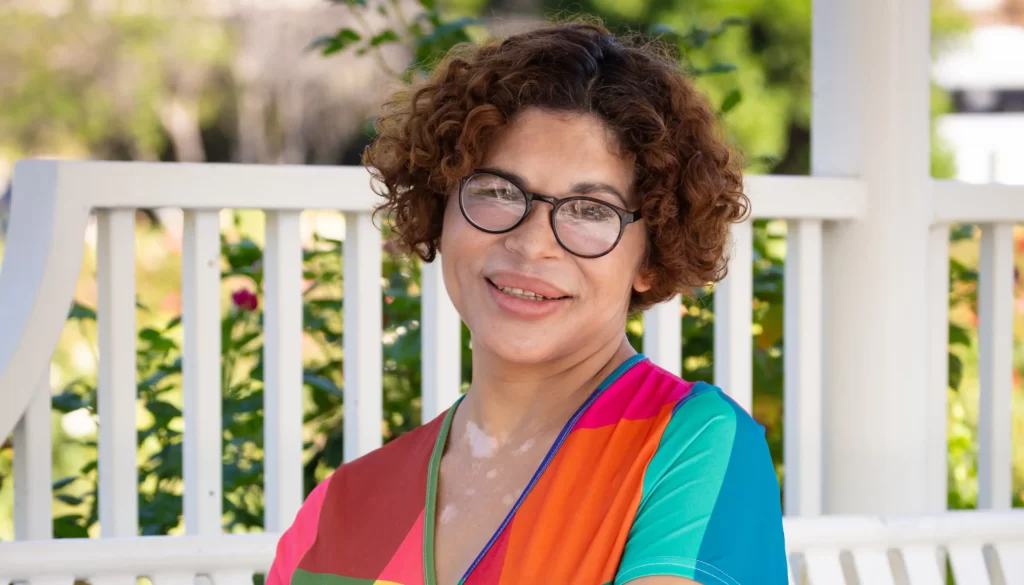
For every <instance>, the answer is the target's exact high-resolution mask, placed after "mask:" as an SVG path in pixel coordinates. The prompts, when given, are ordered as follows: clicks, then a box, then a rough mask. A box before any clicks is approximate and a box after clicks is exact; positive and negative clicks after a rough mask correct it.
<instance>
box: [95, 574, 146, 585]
mask: <svg viewBox="0 0 1024 585" xmlns="http://www.w3.org/2000/svg"><path fill="white" fill-rule="evenodd" d="M137 581H138V576H137V575H135V574H132V573H103V574H100V575H93V576H91V577H89V585H136V583H137Z"/></svg>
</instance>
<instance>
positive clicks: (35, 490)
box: [14, 368, 53, 540]
mask: <svg viewBox="0 0 1024 585" xmlns="http://www.w3.org/2000/svg"><path fill="white" fill-rule="evenodd" d="M50 407H51V397H50V370H49V368H47V370H46V373H45V374H43V376H42V378H40V380H39V383H38V384H36V391H35V394H34V395H33V397H32V401H31V402H29V404H28V410H26V411H25V414H24V415H23V416H22V417H21V421H19V422H18V426H16V427H14V537H15V538H17V539H18V540H44V539H48V538H53V477H52V473H53V472H52V471H51V470H52V469H53V437H52V431H51V429H50V424H51V418H50Z"/></svg>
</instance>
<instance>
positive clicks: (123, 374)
mask: <svg viewBox="0 0 1024 585" xmlns="http://www.w3.org/2000/svg"><path fill="white" fill-rule="evenodd" d="M934 186H935V196H934V199H935V206H934V210H935V211H934V213H935V216H934V224H935V225H934V227H933V229H932V234H933V238H932V242H931V254H932V258H933V262H932V264H933V266H934V267H935V271H934V272H933V275H934V276H933V278H934V280H933V282H932V287H933V289H934V292H935V294H934V295H933V297H932V298H930V299H929V303H930V307H931V308H930V311H932V313H931V316H932V317H931V318H932V322H933V326H934V330H933V331H934V334H933V336H932V342H933V345H932V346H931V350H932V354H933V355H932V357H933V359H934V362H933V370H932V371H933V374H934V379H932V380H931V383H934V384H936V387H940V388H945V386H946V357H947V356H946V351H947V339H946V330H947V327H948V311H947V310H946V307H947V305H946V303H947V294H948V290H947V288H946V285H947V282H946V281H947V279H948V273H947V272H946V267H947V265H948V264H947V263H948V224H949V223H951V222H953V221H965V220H966V221H977V222H981V223H982V224H983V226H984V227H983V229H984V233H985V234H986V235H985V237H984V244H983V262H982V270H981V274H982V282H981V285H980V286H981V290H980V304H981V316H980V317H981V328H980V336H981V342H982V379H981V381H982V405H981V413H982V421H983V422H984V423H985V424H984V425H979V428H980V429H981V433H982V434H981V437H982V440H981V445H980V452H981V458H982V465H981V469H980V476H981V484H982V488H981V493H982V495H981V504H982V506H983V507H992V508H1006V507H1008V506H1009V502H1010V492H1009V490H1010V482H1009V473H1010V469H1011V461H1010V444H1009V430H1008V429H1009V417H1010V409H1009V404H1010V395H1009V391H1010V383H1011V380H1010V378H1009V372H1010V371H1011V368H1012V364H1011V363H1010V353H1009V348H1010V344H1011V343H1012V338H1011V334H1012V332H1011V331H1010V329H1009V326H1008V324H1009V323H1010V322H1011V321H1010V317H1011V315H1012V310H1013V298H1012V281H1011V280H1010V279H1012V276H1013V265H1012V244H1011V226H1012V225H1013V223H1016V222H1024V204H1022V203H1021V201H1024V189H1021V188H1012V187H997V186H985V187H977V186H969V185H962V184H958V183H950V182H936V183H935V185H934ZM747 189H748V192H749V194H750V196H751V199H752V201H753V210H754V217H755V218H781V219H785V220H787V222H788V224H789V231H788V240H787V241H788V257H787V261H786V291H787V292H786V295H785V301H784V302H785V309H784V312H785V319H786V322H785V339H786V344H787V351H786V352H785V358H784V359H785V401H786V402H785V428H786V429H787V433H786V437H785V450H786V454H785V460H786V464H787V473H786V486H785V492H786V510H787V513H789V514H791V515H796V514H801V515H816V514H819V513H820V512H821V511H822V487H821V486H822V482H823V466H822V452H823V437H822V422H821V421H822V417H821V409H822V406H821V405H822V402H823V389H822V383H821V372H822V345H823V342H824V340H823V333H822V310H823V309H822V305H821V298H822V292H821V291H822V287H823V282H822V280H823V271H822V250H823V237H822V231H823V226H824V224H825V223H826V222H842V221H844V220H849V219H854V218H857V217H859V216H860V214H861V213H862V212H863V198H864V193H863V186H862V184H861V183H860V182H859V181H857V180H854V179H839V178H823V177H770V176H751V177H748V178H747ZM964 201H970V205H966V204H964V203H963V202H964ZM373 203H374V195H373V193H372V191H371V189H370V183H369V175H368V174H367V173H366V171H365V169H362V168H358V167H349V168H344V167H330V168H328V167H293V166H272V167H266V166H246V165H197V164H159V163H109V162H54V161H25V162H21V163H19V164H18V166H17V167H16V171H15V175H14V190H13V208H12V211H13V213H12V221H11V230H10V234H9V240H8V247H7V253H6V256H5V263H4V267H3V271H2V272H0V329H2V331H3V332H4V335H2V336H0V401H2V403H3V406H4V408H2V409H0V434H6V433H7V432H9V431H10V430H11V429H12V428H14V431H15V437H14V444H15V465H16V467H15V475H16V481H15V486H16V488H15V489H16V494H15V501H16V513H17V518H16V520H17V522H16V531H17V534H18V537H19V539H20V538H28V539H38V538H48V537H49V536H50V525H51V511H50V507H51V502H52V493H51V490H50V479H51V478H50V458H49V454H50V442H51V439H50V436H49V433H50V430H49V416H50V412H49V402H48V397H49V392H50V388H49V380H48V377H47V372H48V371H49V356H50V355H52V352H53V350H54V348H55V347H56V343H57V339H58V336H59V334H60V331H61V328H62V327H63V325H64V319H65V310H66V309H65V308H66V307H68V306H69V305H70V303H71V300H72V293H73V290H74V284H75V277H76V276H77V275H78V273H79V262H80V259H81V257H82V252H83V248H82V246H83V244H82V238H81V237H78V236H76V235H75V234H83V233H84V231H85V228H86V223H87V221H88V218H89V213H90V210H95V212H96V214H97V216H98V222H97V228H98V232H99V233H98V250H97V262H98V267H97V277H98V280H99V295H100V298H99V310H98V312H97V316H98V324H99V336H100V338H99V345H100V370H99V371H100V379H99V389H98V392H99V410H100V413H101V417H102V420H101V421H100V424H99V470H100V492H101V496H100V501H101V502H105V503H106V504H105V505H103V506H102V507H101V510H100V527H101V531H102V534H103V536H104V537H127V536H134V535H135V534H137V517H138V514H137V509H136V507H135V504H134V503H135V502H136V500H137V486H136V446H135V440H134V439H135V424H136V423H135V418H134V416H135V415H134V412H135V410H134V409H135V400H136V397H135V381H136V378H135V376H136V372H135V350H136V348H135V339H136V337H135V334H134V330H135V322H134V311H135V304H134V291H135V274H134V268H133V266H134V245H133V238H134V235H133V234H134V225H133V219H132V218H133V216H134V215H133V214H134V209H136V208H144V207H145V208H160V207H180V208H183V209H184V210H185V228H184V235H185V239H184V250H183V269H182V280H183V296H184V302H183V317H184V320H183V327H184V334H185V343H184V351H185V355H184V359H183V364H184V365H183V374H184V375H183V385H184V395H185V399H184V408H183V412H184V417H185V426H186V431H185V460H184V476H185V482H186V487H185V491H184V506H185V527H186V531H187V532H188V533H189V534H192V535H203V536H213V535H217V534H220V531H221V528H220V517H221V492H220V490H221V477H220V474H221V468H220V465H221V463H220V462H221V458H220V435H221V431H220V421H221V417H220V400H219V397H220V387H219V384H220V379H219V375H218V368H219V363H218V362H219V355H220V347H219V331H218V323H219V321H220V319H219V311H220V306H219V304H218V298H219V283H220V274H219V262H218V258H219V253H220V251H219V243H218V221H217V213H218V211H219V210H220V209H222V208H248V209H252V208H256V209H262V210H264V211H265V212H266V213H267V228H266V229H267V233H266V250H265V256H264V269H265V309H264V310H265V324H266V331H265V334H266V346H265V356H264V358H265V382H266V388H265V397H266V398H265V399H266V404H265V422H266V430H265V433H266V435H265V441H266V450H265V457H266V459H265V465H266V469H267V471H268V472H267V474H266V477H267V478H269V479H268V483H267V485H266V486H265V496H266V503H267V506H266V518H265V520H266V528H267V530H268V531H271V532H273V531H279V530H282V529H283V528H284V527H286V526H287V525H288V524H289V523H290V521H291V518H292V517H293V516H294V513H295V511H296V510H297V508H298V506H299V504H300V500H301V497H302V492H301V483H300V482H301V470H300V465H301V425H302V412H301V403H300V400H301V398H300V397H301V392H300V389H301V368H302V364H301V355H300V347H301V344H300V341H299V340H300V336H301V329H302V323H301V314H302V313H301V294H300V288H299V287H300V280H301V248H300V241H299V228H298V226H299V214H300V213H301V211H302V210H303V209H334V210H338V211H340V212H342V213H344V214H345V215H346V218H347V222H346V226H347V232H346V238H345V246H344V256H345V258H344V260H345V262H344V265H345V274H344V277H345V282H346V288H345V290H346V293H347V299H346V301H347V302H346V303H345V314H344V318H345V322H346V336H345V345H346V347H345V355H346V368H345V385H344V386H345V388H344V392H345V394H346V395H345V402H346V404H347V405H350V406H349V408H351V409H352V410H354V411H355V412H356V413H357V414H356V416H353V417H346V425H345V429H344V432H345V444H346V453H345V458H346V460H351V459H353V458H355V457H357V456H359V455H361V454H363V453H366V452H368V451H370V450H372V449H374V448H376V447H377V446H379V445H380V441H381V437H380V432H379V428H380V427H379V421H380V420H381V412H382V405H381V393H380V389H381V350H380V348H381V320H380V319H381V305H380V295H381V290H380V286H381V285H380V282H381V257H380V234H379V232H378V231H377V230H376V228H375V227H374V226H373V224H372V220H371V210H372V206H373ZM734 236H735V242H736V245H735V248H734V252H733V257H732V260H731V262H732V263H731V266H730V275H729V277H727V278H726V279H725V281H723V282H722V283H721V284H720V285H719V288H718V289H717V292H716V293H715V294H716V295H718V296H719V298H718V300H717V302H716V313H717V314H716V320H715V340H716V342H715V363H716V372H715V376H716V383H718V384H720V385H721V386H723V387H724V388H725V389H726V390H727V391H728V392H730V393H731V394H732V395H733V396H734V397H735V398H736V400H737V401H738V402H740V403H741V404H742V405H744V406H745V407H748V408H749V407H750V405H751V402H752V383H751V380H752V358H751V337H750V335H751V333H750V331H751V304H750V302H751V298H752V296H753V291H752V270H753V268H752V253H751V224H750V222H746V223H743V224H739V225H737V226H736V227H735V233H734ZM438 270H439V267H438V266H437V264H433V265H428V266H425V267H424V279H423V332H422V334H423V335H424V336H425V340H428V341H424V343H423V346H424V347H425V348H431V349H430V353H428V354H425V355H424V360H423V367H424V377H423V380H424V387H423V396H424V400H423V409H424V413H423V414H424V418H425V419H427V418H430V417H432V416H434V415H436V414H437V413H439V412H440V411H441V410H443V409H444V408H445V407H447V405H448V404H450V403H451V402H452V400H454V398H455V397H456V396H457V394H458V380H459V372H460V363H459V360H460V357H459V348H458V338H457V336H455V335H453V334H451V333H450V331H453V330H454V331H457V330H458V328H457V327H456V326H457V324H458V315H457V314H456V313H455V311H454V308H453V307H452V306H451V303H450V301H449V300H448V298H447V295H446V293H445V291H444V287H443V283H442V282H441V278H440V277H439V272H438ZM679 311H680V304H679V299H675V300H673V301H670V302H667V303H664V304H662V305H659V306H657V307H655V308H653V309H651V310H650V311H649V312H648V313H647V314H646V315H645V318H644V321H645V335H644V351H645V353H647V354H648V355H649V356H651V357H652V359H653V360H654V361H655V362H657V363H660V364H661V365H663V366H664V367H666V368H668V369H669V370H672V371H674V372H680V371H681V362H680V356H681V355H682V353H683V351H682V349H683V348H682V347H681V334H680V331H679V314H680V313H679ZM943 396H944V394H943V393H940V392H937V393H935V401H934V402H935V404H929V405H928V407H927V409H926V410H925V413H924V416H928V417H933V418H934V422H935V424H936V425H941V426H943V427H944V426H945V424H946V418H945V417H946V412H945V408H946V405H945V402H944V400H943ZM106 413H112V414H106ZM941 439H942V443H940V444H937V445H934V447H935V451H936V452H941V453H942V454H943V455H944V453H945V443H944V441H945V437H942V438H941ZM943 465H944V464H943ZM943 469H944V466H943ZM22 478H24V479H22ZM942 481H943V484H944V482H945V477H944V475H943V477H942ZM114 502H117V503H118V505H116V506H115V505H113V503H114ZM1014 518H1016V517H1014ZM1018 521H1019V519H1018Z"/></svg>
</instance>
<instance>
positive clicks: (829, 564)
mask: <svg viewBox="0 0 1024 585" xmlns="http://www.w3.org/2000/svg"><path fill="white" fill-rule="evenodd" d="M839 552H840V551H839V550H838V549H810V550H808V551H807V552H805V553H804V561H805V563H806V566H807V579H808V581H809V582H810V583H811V585H843V584H844V583H846V577H845V576H843V565H842V563H841V562H840V560H839Z"/></svg>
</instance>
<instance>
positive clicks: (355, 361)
mask: <svg viewBox="0 0 1024 585" xmlns="http://www.w3.org/2000/svg"><path fill="white" fill-rule="evenodd" d="M344 255H345V262H344V263H345V268H344V279H345V284H344V300H345V315H344V319H345V339H344V344H343V345H344V352H345V389H344V392H345V398H344V399H345V431H344V432H345V453H344V458H345V461H352V460H353V459H355V458H357V457H359V456H361V455H365V454H366V453H369V452H370V451H372V450H374V449H376V448H377V447H380V445H381V442H382V440H381V439H382V438H381V420H382V419H383V411H384V407H383V394H382V393H383V388H382V386H381V370H382V367H383V364H382V359H383V355H382V353H381V350H382V347H381V328H382V327H383V319H382V315H381V288H380V285H381V241H380V232H379V231H378V230H377V228H376V227H375V226H374V225H373V217H372V215H371V214H370V213H350V214H346V215H345V244H344Z"/></svg>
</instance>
